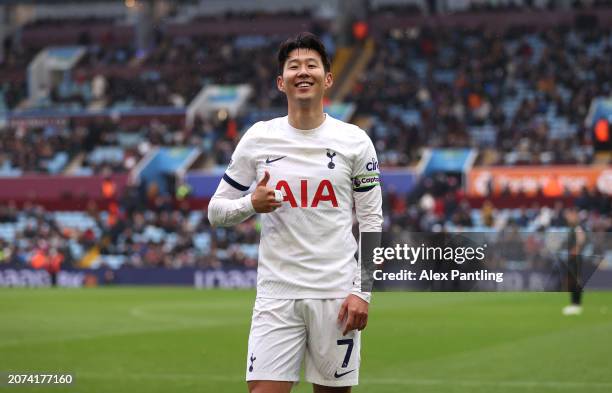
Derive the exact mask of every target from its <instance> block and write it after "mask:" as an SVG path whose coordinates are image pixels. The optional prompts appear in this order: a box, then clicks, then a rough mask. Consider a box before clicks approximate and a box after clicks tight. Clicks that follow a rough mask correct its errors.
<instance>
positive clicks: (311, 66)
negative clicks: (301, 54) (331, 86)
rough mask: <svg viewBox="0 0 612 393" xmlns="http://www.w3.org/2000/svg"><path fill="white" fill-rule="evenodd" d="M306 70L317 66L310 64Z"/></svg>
mask: <svg viewBox="0 0 612 393" xmlns="http://www.w3.org/2000/svg"><path fill="white" fill-rule="evenodd" d="M308 68H317V66H316V65H314V64H311V65H309V66H308Z"/></svg>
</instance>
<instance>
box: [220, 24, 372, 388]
mask: <svg viewBox="0 0 612 393" xmlns="http://www.w3.org/2000/svg"><path fill="white" fill-rule="evenodd" d="M278 66H279V75H278V77H277V80H276V83H277V86H278V89H279V90H280V91H282V92H284V93H285V95H286V96H287V106H288V116H285V117H281V118H276V119H272V120H270V121H265V122H259V123H257V124H255V125H253V126H252V127H251V128H250V129H249V130H248V131H247V132H246V133H245V134H244V136H243V137H242V139H241V140H240V143H239V144H238V146H237V147H236V151H235V152H234V154H233V156H232V160H231V162H230V165H229V167H228V168H227V171H226V172H225V175H224V176H223V180H221V183H220V184H219V187H218V189H217V191H216V192H215V195H214V196H213V198H212V199H211V201H210V204H209V208H208V218H209V220H210V222H211V223H212V224H213V225H235V224H237V223H240V222H242V221H243V220H245V219H247V218H248V217H250V216H251V215H253V214H254V213H265V214H262V215H261V223H262V231H261V243H260V247H259V265H258V271H257V298H256V300H255V306H254V309H253V317H252V323H251V332H250V336H249V343H248V353H247V364H246V380H247V381H248V388H249V391H250V392H251V393H286V392H289V391H290V390H291V387H292V386H293V383H294V382H297V381H298V380H299V377H300V367H301V364H302V361H304V366H305V378H306V380H307V381H308V382H311V383H312V384H313V390H314V392H315V393H325V392H334V393H342V392H350V390H351V386H353V385H356V384H357V383H358V377H359V364H360V355H359V353H360V346H361V345H360V344H361V342H360V331H361V330H363V329H364V328H365V326H366V324H367V320H368V303H369V301H370V293H368V292H362V289H361V269H360V262H359V261H358V260H355V253H356V251H357V242H356V240H355V238H354V236H353V233H352V223H353V215H352V211H353V207H354V208H355V211H356V215H357V219H358V221H359V229H360V232H380V231H381V229H382V220H383V219H382V208H381V205H382V203H381V199H382V198H381V190H380V185H379V183H378V181H379V180H378V179H379V173H378V161H377V158H376V152H375V150H374V146H373V144H372V142H371V141H370V139H369V137H368V136H367V134H366V133H365V132H364V131H363V130H361V129H359V128H358V127H356V126H354V125H351V124H347V123H344V122H342V121H340V120H337V119H334V118H332V117H331V116H329V115H328V114H326V113H325V112H324V111H323V96H324V94H325V91H326V90H327V89H329V88H330V87H331V86H332V83H333V77H332V74H331V72H330V62H329V59H328V56H327V53H326V51H325V47H324V46H323V44H322V43H321V41H320V40H319V39H318V38H317V37H316V36H314V35H313V34H310V33H301V34H299V35H298V36H297V37H294V38H291V39H289V40H287V41H285V42H284V43H283V44H282V45H281V46H280V48H279V51H278ZM257 179H259V181H258V182H257V185H256V187H255V189H254V191H253V192H251V193H249V194H247V195H244V194H245V193H246V192H247V191H248V190H249V188H250V187H249V186H250V185H251V184H252V183H254V182H255V181H256V180H257Z"/></svg>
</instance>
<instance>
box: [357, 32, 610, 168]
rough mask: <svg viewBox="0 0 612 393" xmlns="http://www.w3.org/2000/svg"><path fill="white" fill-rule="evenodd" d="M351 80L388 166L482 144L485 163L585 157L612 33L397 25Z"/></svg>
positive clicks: (604, 88) (604, 90)
mask: <svg viewBox="0 0 612 393" xmlns="http://www.w3.org/2000/svg"><path fill="white" fill-rule="evenodd" d="M377 47H378V48H379V50H378V51H377V52H376V54H375V56H374V58H373V60H372V64H371V65H370V66H369V67H368V68H367V72H365V73H364V74H363V75H362V76H361V78H360V80H359V81H358V83H357V84H356V85H355V87H354V90H353V94H352V98H351V101H355V102H357V103H358V109H357V113H359V114H371V115H372V117H373V119H374V122H373V127H372V130H371V131H372V138H373V139H374V140H375V142H376V146H377V148H378V151H381V152H382V154H381V156H382V158H381V161H382V162H384V163H386V165H406V164H409V163H410V162H413V161H414V160H415V159H416V158H417V157H418V156H419V149H420V148H421V147H422V146H430V147H448V146H456V147H459V146H460V147H465V146H474V147H479V148H481V157H480V159H481V160H484V161H485V162H484V163H486V164H507V165H515V164H588V163H590V162H591V161H592V159H593V151H592V147H591V145H592V143H591V140H590V133H589V132H588V131H587V129H586V126H585V125H584V119H585V117H586V115H587V112H588V110H589V106H590V104H591V100H592V99H593V98H595V97H598V96H608V95H610V92H611V88H612V85H611V84H610V81H609V77H608V76H609V75H610V74H611V73H612V60H611V59H612V33H611V32H610V30H609V29H601V28H597V27H596V26H594V27H592V28H590V29H588V30H578V29H575V28H570V27H558V28H556V29H550V30H546V31H541V32H536V31H530V30H529V29H528V28H525V29H520V30H519V29H510V30H508V31H507V32H506V33H505V34H503V35H499V34H494V33H492V32H484V33H483V32H482V31H480V30H478V31H476V30H473V31H470V30H461V29H453V30H445V29H435V30H433V29H431V30H430V29H423V30H419V29H405V30H401V29H394V30H391V31H389V32H388V34H387V35H385V36H384V37H381V38H380V39H379V40H378V41H377Z"/></svg>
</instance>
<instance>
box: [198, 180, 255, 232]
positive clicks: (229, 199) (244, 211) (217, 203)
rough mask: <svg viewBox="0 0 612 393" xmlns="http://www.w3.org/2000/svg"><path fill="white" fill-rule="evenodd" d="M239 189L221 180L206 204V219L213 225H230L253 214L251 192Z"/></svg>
mask: <svg viewBox="0 0 612 393" xmlns="http://www.w3.org/2000/svg"><path fill="white" fill-rule="evenodd" d="M243 193H244V191H240V190H238V189H236V188H234V187H233V186H231V185H230V184H229V183H227V182H226V181H225V180H221V182H220V183H219V187H218V188H217V191H215V195H213V197H212V199H211V200H210V203H209V204H208V221H210V223H211V225H214V226H232V225H236V224H239V223H241V222H242V221H244V220H246V219H247V218H249V217H251V216H252V215H253V214H255V209H254V208H253V203H252V201H251V194H248V195H245V196H242V194H243Z"/></svg>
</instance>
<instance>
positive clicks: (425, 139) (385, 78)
mask: <svg viewBox="0 0 612 393" xmlns="http://www.w3.org/2000/svg"><path fill="white" fill-rule="evenodd" d="M549 3H553V2H549ZM577 3H580V2H577ZM549 5H550V4H549ZM551 6H552V5H551ZM471 11H478V9H472V10H471ZM481 11H489V10H488V9H482V10H481ZM380 12H395V9H381V10H380ZM403 12H404V13H408V14H411V13H413V14H416V13H420V12H421V10H419V9H416V8H415V9H404V10H403ZM293 16H294V15H286V16H283V15H277V16H276V17H278V18H289V17H293ZM267 17H269V16H267ZM228 18H229V19H231V20H233V21H240V20H241V18H242V19H244V16H240V15H236V16H228ZM247 19H248V18H247ZM40 23H42V24H43V25H44V26H48V27H49V28H53V26H54V22H49V21H47V22H40ZM40 23H39V24H40ZM45 23H47V24H45ZM89 23H95V24H99V25H108V24H112V23H113V21H112V20H91V21H82V22H81V26H84V25H86V24H89ZM202 23H204V22H202ZM75 28H76V29H77V30H78V28H79V27H78V26H76V27H75ZM303 29H304V30H311V31H313V32H315V33H317V34H319V35H320V36H321V37H322V38H323V40H324V42H325V43H326V45H327V46H328V49H329V50H330V52H331V53H332V54H333V53H334V51H335V48H334V40H333V39H332V34H331V31H330V29H329V27H327V26H326V25H325V24H318V23H314V24H312V25H311V26H303ZM284 38H286V37H277V36H262V35H239V36H232V35H227V36H223V37H219V36H210V35H201V36H199V35H191V36H190V35H177V34H174V35H172V34H170V33H169V32H168V31H166V30H165V28H164V25H163V24H160V25H159V26H155V31H154V34H153V45H152V48H151V49H150V50H147V51H143V50H138V49H137V48H136V47H135V46H134V44H132V43H127V44H126V43H125V40H122V39H121V37H119V36H118V35H117V34H116V33H114V32H112V31H111V32H109V33H108V34H105V35H104V36H103V37H102V38H101V39H100V40H94V39H93V38H92V37H91V36H89V35H88V34H87V33H83V34H80V35H79V37H78V40H77V42H76V44H79V45H82V46H84V47H85V48H86V53H85V55H84V56H83V58H82V59H81V60H80V61H79V63H78V64H77V65H76V67H75V69H74V70H73V72H72V73H71V78H64V80H62V82H61V83H59V84H58V85H56V86H55V87H54V88H52V89H50V91H49V95H48V97H47V98H46V99H45V100H42V101H41V102H38V103H29V104H31V105H32V104H33V105H34V106H37V107H40V108H53V109H58V108H64V109H65V108H71V109H86V108H89V109H113V110H116V109H125V108H141V107H162V106H163V107H174V108H185V107H186V106H187V105H188V104H189V103H190V102H191V100H193V99H194V97H195V96H196V95H197V94H198V92H199V91H200V90H201V89H202V87H203V86H206V85H210V84H221V85H223V84H241V83H249V84H250V85H251V87H252V88H253V91H254V92H255V94H253V95H252V96H251V97H250V99H249V102H248V105H247V108H246V111H245V112H244V113H242V114H241V115H240V116H238V117H237V118H232V117H231V116H229V114H228V113H227V112H224V111H220V112H219V113H218V114H217V115H216V116H212V117H209V118H202V117H196V118H195V121H194V122H193V124H190V125H184V126H176V125H175V126H172V125H169V124H165V123H163V122H160V121H158V120H150V121H148V122H146V123H144V124H143V125H140V126H133V125H130V126H128V125H125V124H122V123H120V122H118V121H116V119H112V118H108V119H106V120H95V121H91V122H88V123H87V122H78V123H77V122H74V121H67V122H66V123H65V124H55V125H47V126H44V127H34V128H32V127H29V128H26V127H25V126H20V125H11V126H9V127H4V128H2V129H0V174H7V173H10V174H12V175H15V174H24V173H62V172H63V173H66V172H68V173H76V174H83V175H87V174H100V173H103V174H110V173H117V172H126V171H129V170H131V169H133V168H134V167H135V166H136V165H137V163H138V162H139V161H140V160H141V159H142V158H143V157H144V156H145V155H146V154H147V153H148V152H150V151H151V149H152V148H153V147H156V146H190V147H198V148H200V150H201V152H202V153H203V160H199V161H198V162H204V165H205V166H209V167H210V166H215V165H217V166H221V167H223V166H225V165H227V163H228V162H229V160H230V157H231V154H232V152H233V151H234V149H235V146H236V144H237V143H238V141H239V139H240V134H241V132H242V131H244V130H245V129H246V128H247V127H248V126H249V125H250V124H252V123H253V122H254V121H256V120H260V119H262V118H269V117H272V115H271V114H276V115H279V114H284V113H286V107H285V104H284V97H283V95H282V94H281V93H280V92H279V91H278V90H277V88H276V83H275V76H276V73H277V64H276V59H275V54H276V49H277V47H278V44H279V43H280V40H281V39H284ZM372 38H373V39H374V41H375V48H376V50H375V52H374V55H373V57H372V60H371V62H370V64H369V65H368V66H367V67H366V72H365V73H364V74H363V75H360V76H358V77H357V80H356V81H355V82H356V83H355V84H354V86H353V89H352V90H351V92H350V93H349V96H348V97H347V98H346V99H345V101H346V102H353V103H355V104H356V106H357V109H356V114H357V115H358V116H359V117H361V118H367V119H368V120H369V124H371V127H369V133H370V136H371V138H372V140H373V142H374V143H375V145H376V149H377V151H378V154H379V160H380V163H381V165H382V166H383V167H394V166H407V165H412V164H414V163H415V162H416V161H417V160H418V159H419V158H420V155H421V149H422V148H423V147H476V148H478V149H479V151H480V155H479V158H478V160H479V161H478V163H480V164H491V165H519V164H524V165H546V164H590V163H592V162H593V159H594V153H593V149H592V141H591V140H590V138H591V133H590V132H589V131H588V130H587V128H586V126H585V125H584V119H585V117H586V115H587V112H588V110H589V105H590V103H591V101H592V100H593V98H595V97H598V96H609V95H610V93H611V88H612V85H611V81H610V75H612V32H611V31H610V29H606V28H601V27H598V26H597V25H593V26H589V28H579V27H570V26H559V27H557V28H555V29H547V30H543V31H539V30H537V31H536V30H535V29H532V28H528V27H522V28H521V29H510V30H508V31H506V32H504V33H503V34H500V33H495V32H491V31H484V32H483V31H481V30H467V29H459V28H456V29H452V30H449V29H444V28H438V29H428V28H423V29H420V28H406V29H390V30H388V31H385V32H383V33H382V34H380V35H378V34H373V36H372ZM2 44H3V46H4V56H3V58H2V59H1V61H0V81H1V82H0V114H2V112H3V111H6V110H18V109H23V107H24V106H25V104H26V101H27V97H26V96H27V86H26V75H25V70H26V69H27V65H28V64H29V62H30V61H31V60H32V59H33V58H34V57H35V56H36V54H37V53H38V51H39V50H41V49H42V48H40V47H36V46H32V47H27V46H24V45H20V43H19V41H18V40H13V39H8V38H7V39H6V40H5V41H4V42H3V43H2ZM461 181H462V179H461V178H460V177H456V176H447V175H441V174H440V175H435V176H433V177H430V178H425V179H423V180H422V181H421V182H420V183H419V184H418V185H417V187H416V189H415V190H414V192H412V193H411V194H409V195H400V194H397V193H395V192H393V190H389V191H388V192H385V193H384V212H385V231H387V232H388V233H390V234H392V235H394V236H395V235H396V234H397V235H398V236H400V235H401V232H406V231H414V232H430V231H431V232H443V231H455V230H463V229H467V230H481V231H489V230H491V231H493V230H494V231H499V232H500V233H506V232H513V231H515V232H516V231H518V230H522V231H534V232H536V231H546V230H554V229H556V228H567V226H568V225H570V223H569V222H568V218H567V217H568V214H569V211H568V209H567V208H564V207H563V206H564V205H563V204H562V203H561V202H560V203H559V204H557V205H556V206H554V207H552V208H548V207H542V206H540V205H539V204H537V202H533V203H532V204H530V205H526V206H524V207H521V208H518V209H496V208H495V207H494V206H493V205H492V203H491V202H490V201H485V202H484V204H483V205H482V207H479V208H473V207H472V206H470V205H469V203H468V201H467V198H466V197H465V195H464V194H463V191H462V190H463V188H462V184H461ZM110 202H111V203H110V204H109V205H108V207H106V206H104V208H102V207H100V206H96V204H95V203H93V202H92V203H91V204H90V206H89V207H88V209H87V211H85V212H80V213H78V212H75V213H72V214H70V215H66V214H63V213H61V212H50V211H46V210H45V209H44V208H42V207H41V206H37V205H31V204H29V205H27V204H26V205H25V206H24V207H23V208H20V209H17V208H16V205H15V204H9V205H0V262H1V263H8V264H12V265H17V266H24V265H31V266H35V267H36V266H55V265H57V264H61V265H63V266H91V263H94V266H109V267H112V268H114V267H117V266H126V267H129V266H131V267H169V268H178V267H185V266H191V267H200V268H218V267H221V266H246V267H253V266H255V265H256V260H257V244H258V241H259V223H258V220H257V219H256V218H252V219H249V220H247V221H246V222H244V223H242V224H240V225H238V226H236V227H234V228H231V229H226V228H212V227H210V225H209V223H208V222H207V220H206V218H205V217H206V212H205V211H198V210H193V209H191V208H190V207H189V202H188V201H184V200H183V201H180V200H179V201H176V200H174V199H172V198H170V197H167V196H162V195H159V193H158V192H156V190H155V188H154V187H149V188H148V189H145V190H143V189H137V188H134V187H129V188H128V189H127V191H126V192H125V193H124V195H121V196H118V199H117V200H113V201H110ZM574 205H575V206H576V208H577V209H578V217H579V222H580V224H581V225H583V226H584V227H585V229H587V230H589V231H593V232H611V231H612V219H611V215H612V214H611V213H612V211H611V209H612V201H611V198H610V197H609V196H605V195H602V194H600V193H598V192H597V191H593V192H592V191H589V190H586V189H585V190H584V191H583V192H582V194H581V195H580V196H579V197H578V198H576V200H575V201H574Z"/></svg>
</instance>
